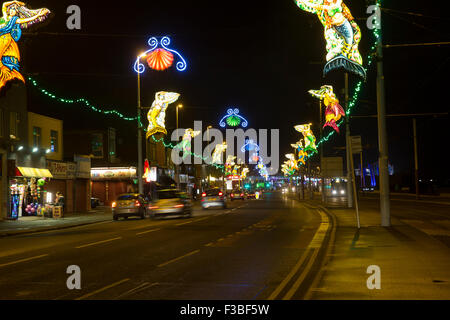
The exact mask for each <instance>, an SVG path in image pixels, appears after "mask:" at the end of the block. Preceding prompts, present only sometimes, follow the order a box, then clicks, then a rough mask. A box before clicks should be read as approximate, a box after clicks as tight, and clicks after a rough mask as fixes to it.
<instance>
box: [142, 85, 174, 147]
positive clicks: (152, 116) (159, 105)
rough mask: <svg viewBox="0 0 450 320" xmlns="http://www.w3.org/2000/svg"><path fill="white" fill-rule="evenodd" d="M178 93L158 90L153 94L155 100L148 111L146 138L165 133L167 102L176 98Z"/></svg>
mask: <svg viewBox="0 0 450 320" xmlns="http://www.w3.org/2000/svg"><path fill="white" fill-rule="evenodd" d="M179 97H180V94H178V93H175V92H166V91H160V92H157V93H156V95H155V101H153V104H152V106H151V108H150V110H149V111H148V114H147V119H148V122H149V124H148V129H147V135H146V136H147V139H148V138H149V137H151V136H152V135H154V134H156V133H158V132H159V133H163V134H167V130H166V123H165V122H166V109H167V107H168V106H169V104H171V103H174V102H175V101H177V100H178V98H179Z"/></svg>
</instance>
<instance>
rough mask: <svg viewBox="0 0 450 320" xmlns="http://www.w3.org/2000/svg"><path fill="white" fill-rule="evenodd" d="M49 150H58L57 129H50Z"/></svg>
mask: <svg viewBox="0 0 450 320" xmlns="http://www.w3.org/2000/svg"><path fill="white" fill-rule="evenodd" d="M50 150H51V151H52V152H58V131H55V130H50Z"/></svg>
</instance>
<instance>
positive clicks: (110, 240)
mask: <svg viewBox="0 0 450 320" xmlns="http://www.w3.org/2000/svg"><path fill="white" fill-rule="evenodd" d="M120 239H122V237H117V238H113V239H108V240H102V241H97V242H93V243H88V244H84V245H82V246H78V247H76V248H77V249H82V248H86V247H91V246H95V245H97V244H103V243H108V242H112V241H116V240H120Z"/></svg>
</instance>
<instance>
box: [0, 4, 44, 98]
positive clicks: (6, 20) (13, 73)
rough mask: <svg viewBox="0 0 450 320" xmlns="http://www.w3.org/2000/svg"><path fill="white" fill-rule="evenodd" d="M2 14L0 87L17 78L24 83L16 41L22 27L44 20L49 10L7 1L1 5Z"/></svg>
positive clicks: (18, 38)
mask: <svg viewBox="0 0 450 320" xmlns="http://www.w3.org/2000/svg"><path fill="white" fill-rule="evenodd" d="M2 13H3V16H2V17H1V18H0V56H1V61H0V89H1V88H3V87H4V86H5V84H6V83H7V82H8V81H11V80H14V79H17V80H20V81H22V82H24V83H25V79H24V78H23V76H22V74H20V52H19V47H18V45H17V42H18V41H19V40H20V38H21V36H22V29H26V28H29V27H30V26H32V25H33V24H35V23H39V22H42V21H44V20H45V19H46V18H47V17H48V15H49V14H50V10H48V9H47V8H42V9H38V10H31V9H28V8H27V7H26V5H25V3H23V2H19V1H8V2H5V3H3V5H2Z"/></svg>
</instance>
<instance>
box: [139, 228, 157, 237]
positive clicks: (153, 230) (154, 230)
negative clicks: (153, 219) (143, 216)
mask: <svg viewBox="0 0 450 320" xmlns="http://www.w3.org/2000/svg"><path fill="white" fill-rule="evenodd" d="M159 230H161V229H152V230H147V231H143V232H139V233H136V235H137V236H140V235H142V234H147V233H151V232H156V231H159Z"/></svg>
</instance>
